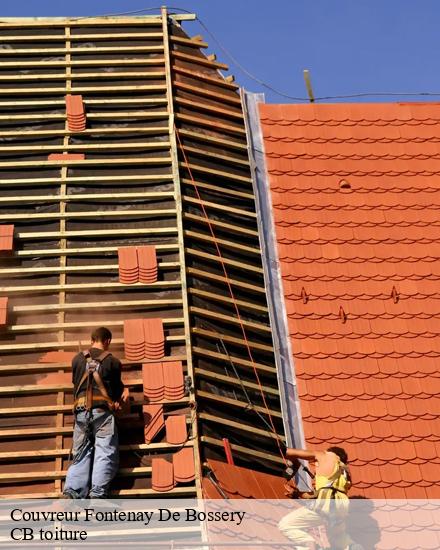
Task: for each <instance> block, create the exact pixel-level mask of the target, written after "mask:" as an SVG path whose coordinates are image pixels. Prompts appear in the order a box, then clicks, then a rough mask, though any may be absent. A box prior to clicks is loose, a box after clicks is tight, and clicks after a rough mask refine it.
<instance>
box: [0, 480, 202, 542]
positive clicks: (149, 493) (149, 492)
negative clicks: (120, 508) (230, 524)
mask: <svg viewBox="0 0 440 550" xmlns="http://www.w3.org/2000/svg"><path fill="white" fill-rule="evenodd" d="M195 493H196V488H195V487H193V486H190V487H174V489H171V490H170V491H167V492H166V493H161V492H158V491H154V490H153V489H120V490H115V491H110V496H115V497H131V498H133V497H140V498H141V497H150V498H154V497H155V498H164V496H165V495H166V496H167V497H168V496H169V495H177V496H185V495H193V494H195ZM60 497H61V493H60V492H57V491H48V492H45V493H17V492H15V493H11V494H7V495H0V500H15V501H16V500H17V499H18V498H19V499H32V500H35V499H45V498H60ZM165 529H166V532H167V533H168V534H169V533H171V532H172V531H175V532H179V533H181V530H182V528H181V527H175V528H174V527H166V528H165ZM185 530H186V531H191V530H194V531H196V530H197V531H198V530H199V528H198V527H186V528H185ZM153 531H156V530H155V529H149V530H148V533H149V534H153ZM159 531H161V532H163V530H159ZM128 533H132V531H131V530H130V531H129V532H128ZM142 533H145V529H143V530H142ZM115 534H116V536H120V532H119V531H117V532H115Z"/></svg>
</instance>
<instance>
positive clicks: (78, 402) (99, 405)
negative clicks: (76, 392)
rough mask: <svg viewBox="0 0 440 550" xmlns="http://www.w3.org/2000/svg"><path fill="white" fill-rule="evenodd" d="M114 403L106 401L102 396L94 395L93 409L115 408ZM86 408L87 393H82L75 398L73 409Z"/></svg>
mask: <svg viewBox="0 0 440 550" xmlns="http://www.w3.org/2000/svg"><path fill="white" fill-rule="evenodd" d="M113 408H114V403H113V401H111V402H110V403H109V402H108V401H104V400H103V398H102V396H98V395H97V396H93V403H92V409H109V410H113ZM78 409H80V410H86V409H87V397H86V396H85V395H82V396H81V397H78V398H77V399H75V401H74V403H73V410H74V411H76V410H78Z"/></svg>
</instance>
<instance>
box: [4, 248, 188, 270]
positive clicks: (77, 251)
mask: <svg viewBox="0 0 440 550" xmlns="http://www.w3.org/2000/svg"><path fill="white" fill-rule="evenodd" d="M154 246H155V247H156V250H157V251H162V250H165V251H175V250H178V249H179V245H178V244H177V243H174V244H155V245H154ZM108 252H112V253H114V254H107V253H108ZM117 252H118V247H117V246H102V247H84V248H66V249H65V250H60V249H59V248H48V249H44V248H39V249H34V250H30V249H29V250H17V251H16V252H15V256H17V257H28V256H35V255H38V256H59V255H60V254H65V255H66V256H75V255H77V256H78V255H79V256H83V255H87V254H104V253H105V254H106V255H107V256H108V255H111V256H114V255H116V254H117ZM174 267H180V263H179V262H159V269H173V268H174Z"/></svg>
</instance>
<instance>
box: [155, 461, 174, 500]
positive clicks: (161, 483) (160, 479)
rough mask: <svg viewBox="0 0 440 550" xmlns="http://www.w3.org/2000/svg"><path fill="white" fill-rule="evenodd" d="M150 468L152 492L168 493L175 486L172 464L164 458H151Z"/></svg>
mask: <svg viewBox="0 0 440 550" xmlns="http://www.w3.org/2000/svg"><path fill="white" fill-rule="evenodd" d="M151 468H152V474H151V478H152V482H151V483H152V487H153V490H154V491H159V492H166V491H170V490H171V489H172V488H173V487H174V485H175V482H174V473H173V464H172V463H171V462H168V461H167V460H165V459H164V458H153V459H152V461H151Z"/></svg>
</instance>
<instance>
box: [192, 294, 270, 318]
mask: <svg viewBox="0 0 440 550" xmlns="http://www.w3.org/2000/svg"><path fill="white" fill-rule="evenodd" d="M188 292H189V293H190V294H192V295H193V296H200V297H201V298H206V299H207V300H214V301H216V302H223V303H226V304H229V305H232V304H233V303H235V304H236V305H237V306H239V307H240V308H244V309H252V310H254V311H260V312H262V313H267V312H268V309H267V307H264V306H262V305H260V304H255V303H253V302H247V301H245V300H237V299H236V300H234V301H232V299H231V297H230V296H223V295H222V294H216V293H214V292H207V291H206V290H201V289H199V288H189V289H188Z"/></svg>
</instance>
